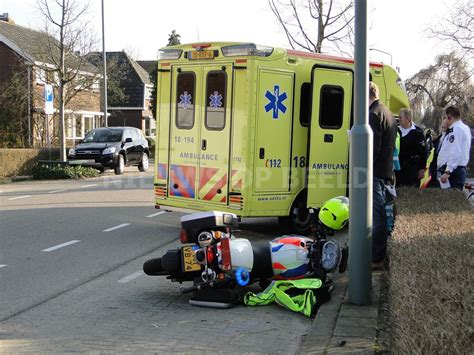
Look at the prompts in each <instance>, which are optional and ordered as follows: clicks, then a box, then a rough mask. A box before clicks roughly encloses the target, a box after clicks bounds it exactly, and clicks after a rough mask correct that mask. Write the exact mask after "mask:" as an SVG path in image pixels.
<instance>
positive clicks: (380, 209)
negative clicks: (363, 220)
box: [369, 82, 397, 270]
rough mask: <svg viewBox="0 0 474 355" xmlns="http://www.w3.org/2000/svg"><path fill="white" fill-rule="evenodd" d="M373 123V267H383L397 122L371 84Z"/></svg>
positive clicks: (370, 118) (371, 122) (370, 95)
mask: <svg viewBox="0 0 474 355" xmlns="http://www.w3.org/2000/svg"><path fill="white" fill-rule="evenodd" d="M369 125H370V127H371V128H372V131H373V134H374V136H373V139H374V141H373V159H374V165H373V171H374V177H373V182H372V183H373V185H372V186H373V201H372V209H373V210H372V269H374V270H378V269H381V268H382V267H383V262H384V259H385V257H386V256H387V238H388V231H387V216H386V214H385V182H387V181H389V180H390V179H391V178H392V175H393V151H394V149H395V138H396V136H397V125H396V123H395V119H394V118H393V115H392V113H391V112H390V111H389V110H388V109H387V108H386V107H385V106H384V105H383V104H382V103H381V102H380V100H379V88H378V86H377V85H376V84H375V83H373V82H370V83H369Z"/></svg>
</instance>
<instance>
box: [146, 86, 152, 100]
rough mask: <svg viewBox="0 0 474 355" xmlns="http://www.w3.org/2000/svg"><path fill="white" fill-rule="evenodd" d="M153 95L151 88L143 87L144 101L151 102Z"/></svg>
mask: <svg viewBox="0 0 474 355" xmlns="http://www.w3.org/2000/svg"><path fill="white" fill-rule="evenodd" d="M152 95H153V88H152V87H149V86H145V99H146V100H151V98H152Z"/></svg>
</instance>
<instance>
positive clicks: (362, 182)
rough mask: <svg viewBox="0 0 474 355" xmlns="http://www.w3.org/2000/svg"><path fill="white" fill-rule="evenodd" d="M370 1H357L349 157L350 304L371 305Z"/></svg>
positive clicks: (371, 143)
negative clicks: (368, 6) (368, 18)
mask: <svg viewBox="0 0 474 355" xmlns="http://www.w3.org/2000/svg"><path fill="white" fill-rule="evenodd" d="M367 53H368V51H367V0H356V2H355V53H354V54H355V55H354V61H355V77H354V89H355V90H354V98H355V99H354V125H353V126H352V129H351V132H350V157H349V172H350V173H349V200H350V205H349V206H350V207H349V208H350V213H349V216H350V218H349V302H350V303H353V304H358V305H367V304H370V303H371V293H372V174H373V171H372V159H373V157H372V154H373V153H372V145H373V142H372V129H371V128H370V126H369V124H368V114H369V108H368V106H369V102H368V101H369V100H368V90H369V85H368V78H369V62H368V58H367Z"/></svg>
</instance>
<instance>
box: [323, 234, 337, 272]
mask: <svg viewBox="0 0 474 355" xmlns="http://www.w3.org/2000/svg"><path fill="white" fill-rule="evenodd" d="M340 260H341V248H340V247H339V244H338V243H337V242H336V241H335V240H328V241H327V242H326V243H324V245H323V250H322V258H321V266H322V267H323V269H324V270H325V271H326V272H332V271H334V270H335V269H336V268H337V266H338V265H339V262H340Z"/></svg>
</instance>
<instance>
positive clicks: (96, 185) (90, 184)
mask: <svg viewBox="0 0 474 355" xmlns="http://www.w3.org/2000/svg"><path fill="white" fill-rule="evenodd" d="M92 186H97V184H90V185H84V186H81V187H92Z"/></svg>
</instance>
